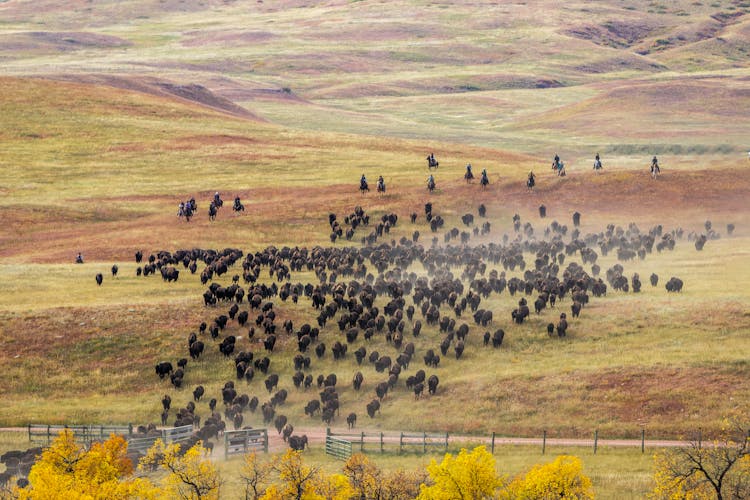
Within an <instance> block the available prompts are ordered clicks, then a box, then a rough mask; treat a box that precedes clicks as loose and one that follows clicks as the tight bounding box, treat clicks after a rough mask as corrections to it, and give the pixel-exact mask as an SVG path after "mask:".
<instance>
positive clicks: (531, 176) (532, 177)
mask: <svg viewBox="0 0 750 500" xmlns="http://www.w3.org/2000/svg"><path fill="white" fill-rule="evenodd" d="M534 179H535V177H534V172H529V180H528V181H527V183H528V185H529V186H533V185H534V184H536V181H535V180H534Z"/></svg>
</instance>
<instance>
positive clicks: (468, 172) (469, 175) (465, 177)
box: [464, 169, 474, 184]
mask: <svg viewBox="0 0 750 500" xmlns="http://www.w3.org/2000/svg"><path fill="white" fill-rule="evenodd" d="M473 178H474V174H472V173H471V170H468V169H467V170H466V173H465V174H464V179H466V184H468V183H470V182H471V180H472V179H473Z"/></svg>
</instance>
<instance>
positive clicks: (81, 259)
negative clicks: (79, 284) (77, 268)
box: [76, 252, 83, 264]
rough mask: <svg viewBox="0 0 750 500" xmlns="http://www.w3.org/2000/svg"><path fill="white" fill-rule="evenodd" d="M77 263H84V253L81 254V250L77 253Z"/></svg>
mask: <svg viewBox="0 0 750 500" xmlns="http://www.w3.org/2000/svg"><path fill="white" fill-rule="evenodd" d="M76 264H83V255H81V252H78V255H76Z"/></svg>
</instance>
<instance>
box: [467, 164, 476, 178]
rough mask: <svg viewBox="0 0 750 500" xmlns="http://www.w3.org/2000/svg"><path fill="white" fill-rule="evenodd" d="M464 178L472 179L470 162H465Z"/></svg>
mask: <svg viewBox="0 0 750 500" xmlns="http://www.w3.org/2000/svg"><path fill="white" fill-rule="evenodd" d="M466 178H467V179H473V178H474V174H473V173H471V163H467V164H466Z"/></svg>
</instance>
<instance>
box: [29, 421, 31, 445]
mask: <svg viewBox="0 0 750 500" xmlns="http://www.w3.org/2000/svg"><path fill="white" fill-rule="evenodd" d="M29 442H31V424H29Z"/></svg>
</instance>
